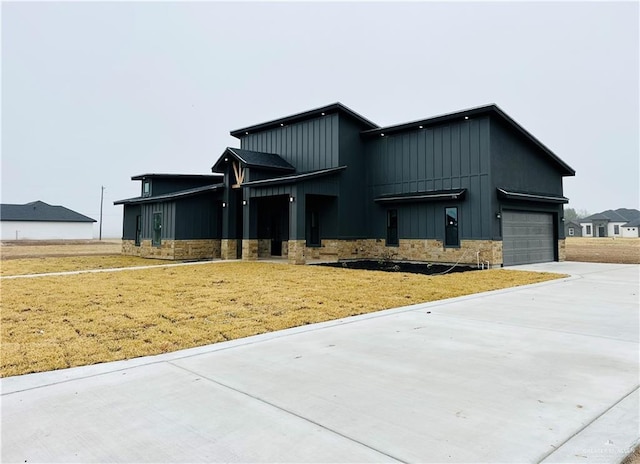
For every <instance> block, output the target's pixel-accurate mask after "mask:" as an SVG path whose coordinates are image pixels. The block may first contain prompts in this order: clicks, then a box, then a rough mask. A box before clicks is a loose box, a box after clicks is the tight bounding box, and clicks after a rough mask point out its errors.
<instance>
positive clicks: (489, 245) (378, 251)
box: [303, 239, 502, 267]
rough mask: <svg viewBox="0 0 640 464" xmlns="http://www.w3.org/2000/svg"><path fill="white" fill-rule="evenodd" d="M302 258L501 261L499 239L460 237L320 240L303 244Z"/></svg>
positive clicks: (472, 262) (499, 262)
mask: <svg viewBox="0 0 640 464" xmlns="http://www.w3.org/2000/svg"><path fill="white" fill-rule="evenodd" d="M478 252H479V254H478ZM303 258H304V259H305V260H306V259H318V260H325V259H326V260H338V259H390V260H396V261H427V262H432V263H452V264H453V263H456V262H460V263H462V264H477V262H478V260H480V262H481V263H482V262H484V263H486V262H487V261H488V262H489V265H490V266H491V267H496V266H500V265H502V242H501V241H493V240H462V241H461V243H460V247H458V248H445V247H444V246H443V243H442V240H427V239H419V240H405V239H400V243H399V245H398V246H386V245H385V241H384V240H383V239H362V240H322V243H321V246H320V247H305V249H304V256H303Z"/></svg>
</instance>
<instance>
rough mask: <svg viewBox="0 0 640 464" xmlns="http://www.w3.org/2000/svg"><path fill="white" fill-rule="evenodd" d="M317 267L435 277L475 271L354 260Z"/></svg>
mask: <svg viewBox="0 0 640 464" xmlns="http://www.w3.org/2000/svg"><path fill="white" fill-rule="evenodd" d="M317 266H328V267H340V268H344V269H361V270H366V271H384V272H409V273H412V274H424V275H436V274H444V273H447V274H451V273H454V272H467V271H477V270H478V269H477V268H476V267H472V266H461V265H459V264H458V265H456V266H453V268H452V266H451V265H448V264H433V263H407V262H401V261H376V260H365V259H362V260H355V261H339V262H337V263H319V264H317Z"/></svg>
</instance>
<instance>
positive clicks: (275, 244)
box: [270, 213, 282, 256]
mask: <svg viewBox="0 0 640 464" xmlns="http://www.w3.org/2000/svg"><path fill="white" fill-rule="evenodd" d="M281 223H282V219H281V217H280V214H278V213H274V214H272V215H271V227H270V230H271V256H282V228H281Z"/></svg>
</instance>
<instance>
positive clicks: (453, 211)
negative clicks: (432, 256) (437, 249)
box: [444, 207, 460, 247]
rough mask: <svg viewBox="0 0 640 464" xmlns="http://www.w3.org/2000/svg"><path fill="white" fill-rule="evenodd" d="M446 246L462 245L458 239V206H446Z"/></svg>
mask: <svg viewBox="0 0 640 464" xmlns="http://www.w3.org/2000/svg"><path fill="white" fill-rule="evenodd" d="M444 215H445V224H444V246H448V247H457V246H460V240H459V239H458V208H455V207H454V208H445V213H444Z"/></svg>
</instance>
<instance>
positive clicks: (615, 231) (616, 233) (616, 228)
mask: <svg viewBox="0 0 640 464" xmlns="http://www.w3.org/2000/svg"><path fill="white" fill-rule="evenodd" d="M613 233H614V234H615V235H618V234H619V233H620V226H619V225H614V226H613Z"/></svg>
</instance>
